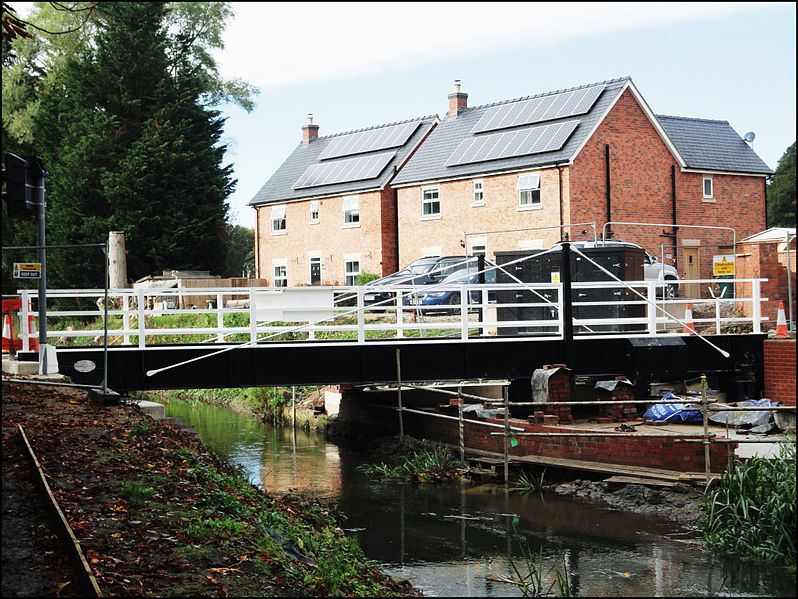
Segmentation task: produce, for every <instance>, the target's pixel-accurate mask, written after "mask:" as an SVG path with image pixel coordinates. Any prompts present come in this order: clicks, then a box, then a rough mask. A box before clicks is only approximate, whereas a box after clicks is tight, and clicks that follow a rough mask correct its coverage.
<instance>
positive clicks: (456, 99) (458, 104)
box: [447, 79, 468, 116]
mask: <svg viewBox="0 0 798 599" xmlns="http://www.w3.org/2000/svg"><path fill="white" fill-rule="evenodd" d="M448 98H449V112H448V113H447V114H448V115H449V116H457V115H458V114H459V113H460V112H462V111H463V110H465V109H466V108H468V94H467V93H465V92H463V91H460V80H459V79H455V80H454V91H453V92H452V93H451V94H449V96H448Z"/></svg>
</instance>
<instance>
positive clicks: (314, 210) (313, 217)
mask: <svg viewBox="0 0 798 599" xmlns="http://www.w3.org/2000/svg"><path fill="white" fill-rule="evenodd" d="M318 222H319V203H318V201H313V202H311V203H310V224H312V225H316V224H318Z"/></svg>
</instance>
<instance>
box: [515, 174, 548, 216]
mask: <svg viewBox="0 0 798 599" xmlns="http://www.w3.org/2000/svg"><path fill="white" fill-rule="evenodd" d="M516 190H517V191H518V210H540V209H541V208H543V198H542V197H541V191H540V173H526V174H524V175H518V184H517V185H516ZM535 192H537V201H535ZM527 197H528V198H530V201H529V202H525V201H524V198H527Z"/></svg>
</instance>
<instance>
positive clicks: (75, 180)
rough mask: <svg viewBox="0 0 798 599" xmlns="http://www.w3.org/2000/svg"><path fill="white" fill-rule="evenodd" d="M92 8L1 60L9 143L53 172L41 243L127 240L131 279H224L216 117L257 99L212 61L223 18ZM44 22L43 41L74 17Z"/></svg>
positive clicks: (227, 187) (137, 7) (74, 269)
mask: <svg viewBox="0 0 798 599" xmlns="http://www.w3.org/2000/svg"><path fill="white" fill-rule="evenodd" d="M81 4H88V3H76V5H81ZM51 5H56V6H57V5H58V3H51ZM91 6H92V7H93V8H92V11H91V14H92V15H93V17H92V19H91V20H89V19H85V18H84V20H83V21H82V23H83V25H82V26H81V27H80V28H77V29H76V28H74V27H73V29H75V31H74V33H73V34H70V35H61V36H58V38H57V39H55V40H52V39H46V38H47V36H46V35H41V36H39V35H36V36H33V37H32V38H30V39H18V40H16V41H15V43H14V48H15V50H16V49H17V47H19V51H18V52H17V55H16V56H15V57H14V59H13V60H10V61H9V63H8V64H7V63H6V61H5V58H6V57H5V55H4V73H3V121H4V128H3V145H4V149H5V148H6V147H8V146H11V147H17V146H21V145H23V144H24V145H26V146H27V147H29V148H30V147H32V148H35V151H34V152H27V153H36V154H39V155H41V156H42V157H43V158H44V159H45V162H46V164H47V165H48V167H49V169H50V178H49V179H48V195H49V200H48V213H49V214H48V243H69V244H75V243H97V242H102V241H104V240H105V238H106V237H107V234H108V231H109V230H121V231H124V232H125V236H126V241H127V248H128V269H129V272H130V275H131V277H133V278H138V277H141V276H143V275H145V274H151V273H153V272H158V271H160V270H162V269H165V268H175V269H202V270H210V271H212V272H214V273H221V272H223V271H224V270H225V269H226V266H227V265H226V250H227V234H226V220H227V204H226V200H227V198H228V197H229V195H230V193H232V191H233V189H234V186H235V181H234V180H232V178H231V174H232V168H231V166H229V165H224V164H223V160H224V154H225V149H226V147H225V146H224V145H223V144H221V141H220V140H221V137H222V133H223V125H224V120H223V119H222V118H220V113H219V112H218V111H216V110H213V109H212V108H211V106H213V105H214V104H217V103H221V102H236V103H238V104H240V105H242V106H243V107H244V108H245V109H247V110H251V108H252V106H253V103H252V100H251V96H252V95H253V94H254V93H257V90H255V89H254V88H252V87H251V86H249V85H247V84H245V83H242V82H227V81H224V80H223V79H222V78H221V77H220V76H219V74H218V72H217V69H216V64H215V62H214V60H213V58H212V55H211V50H213V49H215V48H218V47H221V33H222V32H223V30H224V23H225V21H226V19H227V18H229V16H230V15H231V11H230V8H229V6H228V5H226V4H224V3H213V2H197V3H162V2H120V3H105V2H103V3H98V4H96V5H95V4H92V5H91ZM39 11H40V12H39V13H38V19H37V22H42V23H47V24H48V28H49V29H59V30H61V29H64V28H69V27H70V25H71V24H74V23H73V22H74V20H75V19H77V18H78V15H76V14H75V13H69V14H60V13H57V12H56V11H54V10H52V7H51V8H49V9H48V5H43V6H40V7H39ZM48 19H50V21H48ZM31 20H33V17H31ZM52 21H55V22H52ZM37 29H38V28H37ZM43 40H44V42H47V43H43ZM131 57H135V60H131ZM34 67H35V68H37V69H39V70H38V71H37V70H34ZM7 73H8V75H9V76H8V77H7V76H6V75H7ZM7 81H9V82H12V81H13V82H14V83H16V85H12V84H11V83H9V84H7ZM7 133H8V135H7ZM4 227H5V222H4ZM4 233H5V230H4ZM58 266H59V268H58V270H59V274H60V275H61V276H63V277H66V280H67V281H73V282H75V281H79V280H80V268H81V265H80V264H73V263H67V262H65V263H63V264H60V265H58Z"/></svg>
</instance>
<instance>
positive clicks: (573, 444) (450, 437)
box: [341, 397, 736, 472]
mask: <svg viewBox="0 0 798 599" xmlns="http://www.w3.org/2000/svg"><path fill="white" fill-rule="evenodd" d="M344 403H356V404H357V405H355V406H350V407H349V409H347V410H345V409H344ZM386 405H388V404H386ZM345 411H346V412H347V413H354V414H356V417H357V420H358V421H359V422H361V423H366V422H369V421H371V423H372V424H373V425H375V424H377V423H379V424H380V425H382V426H383V427H384V428H385V429H386V430H390V431H395V430H396V429H398V416H397V415H396V412H393V411H389V410H386V409H380V408H372V407H370V406H368V405H366V404H365V401H364V400H363V399H362V398H358V399H357V400H354V399H347V398H346V397H345V399H344V402H343V403H342V412H341V413H342V414H343V413H344V412H345ZM489 422H494V423H497V424H500V425H501V426H502V427H503V426H504V421H503V420H501V419H495V420H489ZM510 426H513V427H521V428H523V429H524V430H526V431H528V432H569V431H570V432H585V430H584V429H573V428H569V427H567V426H540V425H534V424H529V423H527V422H524V421H522V420H511V421H510ZM699 428H700V427H699ZM463 430H464V439H465V445H466V447H467V448H472V449H481V450H485V451H493V452H503V451H504V449H503V437H502V436H501V435H491V434H490V433H491V432H502V428H501V427H500V428H493V427H486V426H482V425H478V424H475V423H474V422H473V421H469V419H466V420H465V425H464V427H463ZM404 431H405V433H406V434H408V435H411V436H413V437H416V438H422V439H430V440H435V441H440V442H443V443H448V444H451V445H455V446H456V445H459V442H460V441H459V438H460V437H459V433H458V422H457V420H449V419H444V418H435V417H432V416H424V415H420V414H411V413H405V414H404ZM697 432H700V431H697ZM516 439H517V440H518V445H517V446H516V447H513V448H511V449H510V454H511V455H538V456H548V457H554V458H565V459H573V460H584V461H589V462H608V463H613V464H623V465H628V466H641V467H647V468H662V469H667V470H676V471H681V472H703V471H704V448H703V445H702V444H701V443H675V442H674V440H673V439H651V438H633V437H632V436H630V435H629V434H628V433H620V432H619V433H614V432H610V433H609V435H608V436H606V437H516ZM732 447H736V445H733V446H732ZM729 451H730V450H729V449H728V448H727V447H726V446H725V445H712V446H711V448H710V461H711V469H712V471H713V472H722V471H723V470H724V469H725V468H726V464H727V460H728V452H729Z"/></svg>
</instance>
